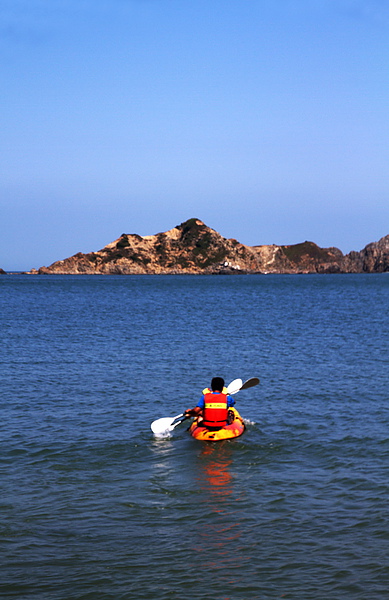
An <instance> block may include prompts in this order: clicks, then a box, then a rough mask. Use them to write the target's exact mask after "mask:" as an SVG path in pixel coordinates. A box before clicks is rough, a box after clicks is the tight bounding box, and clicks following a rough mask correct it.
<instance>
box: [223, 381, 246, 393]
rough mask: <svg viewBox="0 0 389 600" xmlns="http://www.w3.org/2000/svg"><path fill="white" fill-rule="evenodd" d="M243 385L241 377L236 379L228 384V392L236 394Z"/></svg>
mask: <svg viewBox="0 0 389 600" xmlns="http://www.w3.org/2000/svg"><path fill="white" fill-rule="evenodd" d="M242 385H243V381H242V380H241V379H234V381H231V383H230V384H229V385H228V387H227V392H228V393H229V394H236V392H239V390H240V388H241V387H242Z"/></svg>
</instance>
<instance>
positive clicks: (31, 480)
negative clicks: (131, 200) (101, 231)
mask: <svg viewBox="0 0 389 600" xmlns="http://www.w3.org/2000/svg"><path fill="white" fill-rule="evenodd" d="M388 293H389V277H388V276H387V275H385V274H382V275H317V276H316V275H304V276H298V275H291V276H289V275H266V276H251V275H250V276H249V275H247V276H246V275H236V276H124V277H120V276H27V275H9V276H2V277H0V315H1V345H0V369H1V372H0V375H1V397H0V403H1V420H0V436H1V454H0V461H1V462H0V470H1V496H0V515H1V526H0V552H1V564H0V596H1V598H2V599H3V600H8V599H16V598H17V599H20V600H76V599H77V600H152V599H158V600H167V599H183V600H184V599H185V600H186V599H191V600H208V599H209V600H210V599H216V600H256V599H258V600H276V599H279V598H284V599H293V600H335V599H336V600H345V599H350V600H384V599H385V598H389V566H388V549H389V526H388V522H389V508H388V506H389V502H388V497H389V481H388V475H389V473H388V469H389V433H388V427H389V413H388V410H389V406H388V388H389V369H388V366H389V364H388V339H389V310H388V309H389V295H388ZM215 375H217V376H222V377H224V378H225V380H226V383H229V382H230V381H231V380H233V379H235V378H237V377H240V378H242V379H243V380H245V379H248V378H249V377H253V376H257V377H259V378H260V379H261V383H260V385H259V386H257V387H255V388H251V389H249V390H245V391H241V392H239V393H238V394H236V396H235V399H236V406H237V408H238V409H239V411H240V412H241V414H242V416H243V417H244V418H246V420H247V423H248V427H247V431H246V433H245V434H244V436H242V437H241V438H239V439H236V440H232V441H226V442H221V443H206V442H198V441H196V440H194V439H192V438H191V437H190V436H189V435H188V433H187V422H184V423H182V424H181V425H180V426H178V427H177V428H176V429H175V430H174V432H173V433H172V435H171V437H169V438H166V439H155V438H154V437H153V434H152V432H151V430H150V423H151V422H152V421H153V420H154V419H157V418H160V417H166V416H172V417H173V416H175V415H177V414H179V413H180V412H182V411H183V410H184V409H186V408H190V407H192V406H194V405H195V404H196V402H197V401H198V399H199V397H200V395H201V390H202V389H203V388H204V387H205V386H207V385H209V383H210V380H211V378H212V377H213V376H215Z"/></svg>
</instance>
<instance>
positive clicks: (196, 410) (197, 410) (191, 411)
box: [184, 396, 204, 417]
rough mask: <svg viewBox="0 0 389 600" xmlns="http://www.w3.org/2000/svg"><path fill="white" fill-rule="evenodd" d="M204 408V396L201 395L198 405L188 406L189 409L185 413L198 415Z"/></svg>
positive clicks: (191, 415)
mask: <svg viewBox="0 0 389 600" xmlns="http://www.w3.org/2000/svg"><path fill="white" fill-rule="evenodd" d="M203 408H204V396H201V398H200V400H199V401H198V403H197V405H196V406H195V407H194V408H188V410H186V411H185V412H184V415H185V416H186V417H198V416H199V415H200V414H201V413H202V411H203Z"/></svg>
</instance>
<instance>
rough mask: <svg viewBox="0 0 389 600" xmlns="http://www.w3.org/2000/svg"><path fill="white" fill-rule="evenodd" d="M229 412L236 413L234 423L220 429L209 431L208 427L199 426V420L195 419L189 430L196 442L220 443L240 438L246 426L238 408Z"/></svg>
mask: <svg viewBox="0 0 389 600" xmlns="http://www.w3.org/2000/svg"><path fill="white" fill-rule="evenodd" d="M229 411H231V412H233V413H234V415H233V421H232V423H230V424H228V425H224V427H221V428H220V429H208V427H202V426H201V425H199V424H198V422H197V419H195V420H194V421H193V423H192V425H191V426H190V427H189V429H188V431H189V433H190V435H191V436H192V437H194V438H195V439H196V440H204V441H206V442H218V441H219V440H229V439H232V438H236V437H239V436H240V435H242V434H243V433H244V431H245V429H246V425H245V423H244V421H243V419H242V417H241V416H240V414H239V413H238V411H237V410H236V408H230V409H229Z"/></svg>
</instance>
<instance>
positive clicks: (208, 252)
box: [30, 219, 389, 275]
mask: <svg viewBox="0 0 389 600" xmlns="http://www.w3.org/2000/svg"><path fill="white" fill-rule="evenodd" d="M388 246H389V236H387V237H386V238H382V240H380V241H379V242H376V243H373V244H369V245H368V246H366V248H365V249H364V250H362V251H361V252H351V253H350V254H348V255H346V256H344V255H343V253H342V252H341V251H340V250H339V249H338V248H320V247H319V246H317V245H316V244H314V243H313V242H304V243H301V244H295V245H290V246H276V245H269V246H245V245H244V244H241V243H240V242H238V241H237V240H235V239H226V238H224V237H222V236H221V235H220V234H219V233H218V232H217V231H215V230H214V229H211V228H210V227H207V226H206V225H205V224H204V223H203V222H202V221H200V220H199V219H189V220H188V221H185V222H184V223H181V225H178V226H177V227H174V228H173V229H171V230H170V231H166V232H164V233H158V234H156V235H150V236H143V237H142V236H140V235H137V234H125V233H123V234H122V235H121V236H120V238H118V239H117V240H115V241H114V242H112V243H110V244H108V245H107V246H105V247H104V248H102V249H101V250H99V251H98V252H90V253H89V254H82V253H81V252H79V253H78V254H75V255H74V256H71V257H70V258H66V259H64V260H59V261H57V262H55V263H53V264H52V265H50V266H49V267H41V268H40V269H39V270H34V269H33V270H32V271H30V273H32V274H36V273H38V274H50V273H57V274H111V275H115V274H120V275H130V274H158V273H161V274H168V273H170V274H178V273H204V274H205V273H212V274H213V273H215V274H222V273H345V272H353V273H356V272H382V271H388V270H389V250H388Z"/></svg>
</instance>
